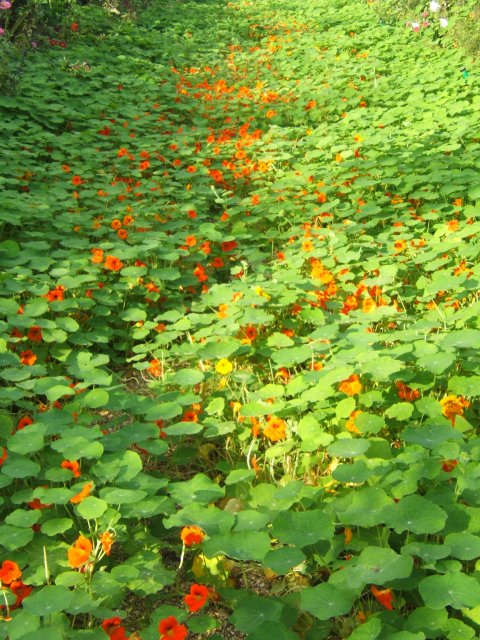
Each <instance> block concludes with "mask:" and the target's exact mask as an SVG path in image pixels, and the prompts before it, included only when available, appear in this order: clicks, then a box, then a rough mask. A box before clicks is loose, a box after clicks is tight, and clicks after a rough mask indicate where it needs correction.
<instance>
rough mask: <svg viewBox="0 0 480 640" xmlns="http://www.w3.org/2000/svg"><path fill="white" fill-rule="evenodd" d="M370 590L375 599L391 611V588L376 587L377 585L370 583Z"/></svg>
mask: <svg viewBox="0 0 480 640" xmlns="http://www.w3.org/2000/svg"><path fill="white" fill-rule="evenodd" d="M370 591H371V592H372V595H373V597H374V598H375V600H377V601H378V602H379V603H380V604H381V605H382V606H383V607H385V609H389V610H390V611H393V592H392V590H391V589H377V587H376V586H375V585H374V584H372V586H371V587H370Z"/></svg>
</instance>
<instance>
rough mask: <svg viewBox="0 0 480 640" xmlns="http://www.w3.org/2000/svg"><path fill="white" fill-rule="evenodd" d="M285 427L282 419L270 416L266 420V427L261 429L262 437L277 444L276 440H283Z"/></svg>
mask: <svg viewBox="0 0 480 640" xmlns="http://www.w3.org/2000/svg"><path fill="white" fill-rule="evenodd" d="M286 428H287V425H286V424H285V421H284V420H282V418H277V417H276V416H270V417H269V418H268V420H267V425H266V427H264V429H263V435H264V436H266V437H267V438H268V439H269V440H271V442H278V440H285V438H286V437H287V434H286Z"/></svg>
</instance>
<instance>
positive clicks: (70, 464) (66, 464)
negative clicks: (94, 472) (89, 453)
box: [60, 460, 81, 478]
mask: <svg viewBox="0 0 480 640" xmlns="http://www.w3.org/2000/svg"><path fill="white" fill-rule="evenodd" d="M60 466H61V467H62V469H69V470H70V471H71V472H72V473H73V476H74V477H75V478H79V477H80V475H81V473H80V465H79V464H78V462H77V460H63V461H62V463H61V464H60Z"/></svg>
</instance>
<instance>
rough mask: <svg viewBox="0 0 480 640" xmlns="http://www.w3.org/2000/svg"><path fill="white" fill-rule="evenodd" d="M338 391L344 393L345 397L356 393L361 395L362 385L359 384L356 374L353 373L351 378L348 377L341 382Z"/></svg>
mask: <svg viewBox="0 0 480 640" xmlns="http://www.w3.org/2000/svg"><path fill="white" fill-rule="evenodd" d="M338 389H339V391H342V392H343V393H346V394H347V396H354V395H356V394H358V393H361V391H362V389H363V387H362V383H361V382H360V378H359V377H358V376H357V374H356V373H354V374H352V375H351V376H349V377H348V378H347V379H346V380H343V382H341V383H340V386H339V387H338Z"/></svg>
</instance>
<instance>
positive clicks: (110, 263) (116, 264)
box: [104, 256, 123, 271]
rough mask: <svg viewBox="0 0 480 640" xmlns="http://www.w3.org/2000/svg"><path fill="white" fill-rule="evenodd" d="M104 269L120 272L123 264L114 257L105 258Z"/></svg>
mask: <svg viewBox="0 0 480 640" xmlns="http://www.w3.org/2000/svg"><path fill="white" fill-rule="evenodd" d="M104 266H105V269H109V270H110V271H120V269H122V268H123V262H122V261H121V260H119V259H118V258H116V257H115V256H107V257H106V258H105V265H104Z"/></svg>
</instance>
